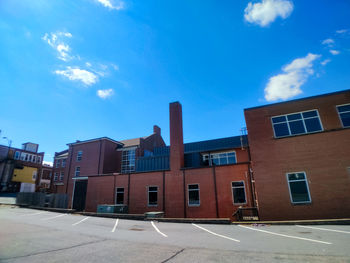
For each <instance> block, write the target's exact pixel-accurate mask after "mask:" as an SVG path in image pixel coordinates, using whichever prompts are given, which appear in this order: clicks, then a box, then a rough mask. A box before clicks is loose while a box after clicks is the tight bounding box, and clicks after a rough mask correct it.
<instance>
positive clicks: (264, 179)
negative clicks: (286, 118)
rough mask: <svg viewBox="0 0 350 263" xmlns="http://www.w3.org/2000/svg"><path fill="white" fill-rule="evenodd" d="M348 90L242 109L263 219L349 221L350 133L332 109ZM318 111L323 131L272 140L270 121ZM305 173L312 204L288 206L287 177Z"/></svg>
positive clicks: (346, 98)
mask: <svg viewBox="0 0 350 263" xmlns="http://www.w3.org/2000/svg"><path fill="white" fill-rule="evenodd" d="M346 103H350V91H346V92H341V93H334V94H329V95H323V96H318V97H311V98H306V99H302V100H296V101H290V102H286V103H279V104H274V105H270V106H265V107H260V108H252V109H247V110H245V117H246V122H247V128H248V138H249V143H250V149H251V157H252V160H253V162H252V168H253V172H254V177H255V182H256V192H257V197H258V200H259V214H260V219H262V220H280V219H317V218H342V217H350V210H349V209H348V208H349V207H350V192H349V189H350V174H349V172H348V170H347V169H348V167H350V147H346V146H347V145H350V129H343V128H342V126H341V122H340V119H339V116H338V113H337V109H336V105H341V104H346ZM312 109H317V110H318V112H319V115H320V119H321V122H322V125H323V129H324V131H323V132H319V133H315V134H305V135H298V136H291V137H285V138H279V139H275V138H274V133H273V128H272V124H271V120H270V118H271V117H272V116H277V115H281V114H288V113H294V112H299V111H305V110H312ZM300 171H303V172H305V173H306V177H307V181H308V186H309V190H310V196H311V203H310V204H304V205H300V204H299V205H295V204H294V205H293V204H292V203H291V199H290V194H289V189H288V182H287V177H286V173H289V172H300Z"/></svg>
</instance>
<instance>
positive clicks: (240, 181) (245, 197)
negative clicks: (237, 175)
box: [231, 180, 248, 205]
mask: <svg viewBox="0 0 350 263" xmlns="http://www.w3.org/2000/svg"><path fill="white" fill-rule="evenodd" d="M242 182H243V190H244V199H245V202H244V203H235V197H234V193H233V188H242V186H235V187H234V186H233V185H232V183H242ZM231 196H232V203H233V204H234V205H245V204H247V202H248V200H247V191H246V187H245V181H244V180H239V181H231Z"/></svg>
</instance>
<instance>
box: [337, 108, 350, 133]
mask: <svg viewBox="0 0 350 263" xmlns="http://www.w3.org/2000/svg"><path fill="white" fill-rule="evenodd" d="M341 106H350V103H346V104H341V105H337V106H336V108H337V112H338V117H339V119H340V122H341V125H342V127H343V128H350V126H344V123H343V119H342V118H341V117H340V114H341V113H340V112H339V107H341ZM348 112H349V113H350V111H344V112H342V113H348Z"/></svg>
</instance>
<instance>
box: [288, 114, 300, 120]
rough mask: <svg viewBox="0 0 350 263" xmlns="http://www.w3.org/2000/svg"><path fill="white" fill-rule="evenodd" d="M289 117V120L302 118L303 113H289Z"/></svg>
mask: <svg viewBox="0 0 350 263" xmlns="http://www.w3.org/2000/svg"><path fill="white" fill-rule="evenodd" d="M287 119H288V120H289V121H293V120H301V114H300V113H295V114H290V115H287Z"/></svg>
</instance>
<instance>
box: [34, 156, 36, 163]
mask: <svg viewBox="0 0 350 263" xmlns="http://www.w3.org/2000/svg"><path fill="white" fill-rule="evenodd" d="M33 163H36V155H33Z"/></svg>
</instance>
